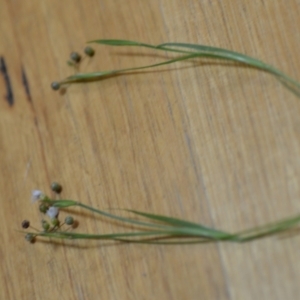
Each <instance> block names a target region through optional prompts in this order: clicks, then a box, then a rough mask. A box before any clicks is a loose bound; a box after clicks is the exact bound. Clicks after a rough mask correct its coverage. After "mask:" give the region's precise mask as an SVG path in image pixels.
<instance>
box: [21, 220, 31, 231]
mask: <svg viewBox="0 0 300 300" xmlns="http://www.w3.org/2000/svg"><path fill="white" fill-rule="evenodd" d="M29 226H30V222H29V221H28V220H24V221H23V222H22V228H24V229H27V228H28V227H29Z"/></svg>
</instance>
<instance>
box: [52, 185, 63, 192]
mask: <svg viewBox="0 0 300 300" xmlns="http://www.w3.org/2000/svg"><path fill="white" fill-rule="evenodd" d="M51 190H52V191H53V192H55V193H57V194H60V193H61V191H62V186H61V185H60V184H59V183H58V182H52V183H51Z"/></svg>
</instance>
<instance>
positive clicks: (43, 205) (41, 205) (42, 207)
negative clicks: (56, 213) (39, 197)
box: [39, 203, 49, 214]
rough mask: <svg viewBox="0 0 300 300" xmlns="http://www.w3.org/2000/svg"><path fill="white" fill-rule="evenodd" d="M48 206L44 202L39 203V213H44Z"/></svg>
mask: <svg viewBox="0 0 300 300" xmlns="http://www.w3.org/2000/svg"><path fill="white" fill-rule="evenodd" d="M48 208H49V206H48V205H47V204H46V203H41V204H40V206H39V210H40V212H41V213H43V214H45V213H46V212H47V210H48Z"/></svg>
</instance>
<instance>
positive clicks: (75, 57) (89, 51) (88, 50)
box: [51, 46, 95, 91]
mask: <svg viewBox="0 0 300 300" xmlns="http://www.w3.org/2000/svg"><path fill="white" fill-rule="evenodd" d="M84 53H85V55H86V56H88V57H93V56H94V55H95V50H94V49H93V48H92V47H89V46H87V47H85V48H84ZM81 60H82V57H81V55H80V54H79V53H78V52H72V53H71V54H70V60H69V61H68V64H69V65H70V66H73V67H77V66H78V65H79V63H80V62H81ZM60 86H61V84H60V83H59V82H58V81H53V82H52V83H51V88H52V89H53V90H54V91H57V90H59V89H60Z"/></svg>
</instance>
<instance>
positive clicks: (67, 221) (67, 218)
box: [65, 216, 74, 225]
mask: <svg viewBox="0 0 300 300" xmlns="http://www.w3.org/2000/svg"><path fill="white" fill-rule="evenodd" d="M65 223H66V224H67V225H73V224H74V218H73V217H71V216H67V217H66V218H65Z"/></svg>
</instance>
